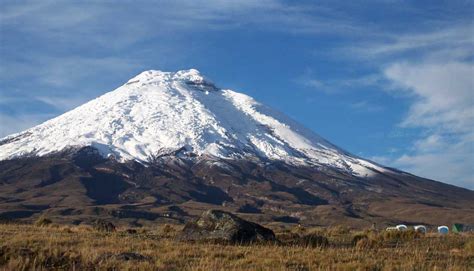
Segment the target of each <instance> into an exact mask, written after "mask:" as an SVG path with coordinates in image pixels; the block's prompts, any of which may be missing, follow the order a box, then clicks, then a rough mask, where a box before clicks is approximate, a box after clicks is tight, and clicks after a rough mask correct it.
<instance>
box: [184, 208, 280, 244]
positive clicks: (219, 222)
mask: <svg viewBox="0 0 474 271" xmlns="http://www.w3.org/2000/svg"><path fill="white" fill-rule="evenodd" d="M181 239H182V240H193V241H214V242H224V243H232V244H248V243H253V242H266V241H276V239H275V234H274V233H273V231H272V230H270V229H267V228H265V227H263V226H260V225H259V224H256V223H253V222H250V221H246V220H244V219H242V218H240V217H238V216H236V215H234V214H231V213H229V212H225V211H220V210H208V211H206V212H204V213H203V214H202V215H201V217H200V218H199V219H198V220H196V221H194V222H191V223H188V224H186V226H185V227H184V229H183V231H182V236H181Z"/></svg>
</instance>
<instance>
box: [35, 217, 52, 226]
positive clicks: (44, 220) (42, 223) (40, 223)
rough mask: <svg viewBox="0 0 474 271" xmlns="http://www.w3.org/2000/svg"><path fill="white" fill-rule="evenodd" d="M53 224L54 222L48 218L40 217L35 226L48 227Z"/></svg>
mask: <svg viewBox="0 0 474 271" xmlns="http://www.w3.org/2000/svg"><path fill="white" fill-rule="evenodd" d="M51 223H53V221H51V219H48V218H46V217H43V216H42V217H39V218H38V219H37V220H36V221H35V225H36V226H40V227H42V226H47V225H50V224H51Z"/></svg>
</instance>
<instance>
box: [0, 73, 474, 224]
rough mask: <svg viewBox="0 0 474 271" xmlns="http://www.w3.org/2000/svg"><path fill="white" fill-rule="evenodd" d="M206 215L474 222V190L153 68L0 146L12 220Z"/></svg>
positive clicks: (195, 76)
mask: <svg viewBox="0 0 474 271" xmlns="http://www.w3.org/2000/svg"><path fill="white" fill-rule="evenodd" d="M446 170H449V169H446ZM208 208H221V209H223V210H228V211H232V212H237V213H240V214H241V215H242V216H247V217H251V218H252V219H253V220H255V221H260V222H266V223H299V224H305V225H323V226H324V225H336V224H346V225H351V226H355V227H364V226H368V225H372V224H373V223H378V224H392V223H399V222H403V223H407V224H410V223H413V224H415V223H417V224H418V223H423V224H433V225H434V224H451V223H453V222H460V223H470V224H473V223H474V192H473V191H471V190H467V189H463V188H459V187H455V186H452V185H448V184H444V183H441V182H436V181H433V180H428V179H424V178H420V177H417V176H414V175H411V174H409V173H406V172H402V171H399V170H396V169H393V168H388V167H384V166H382V165H379V164H377V163H374V162H372V161H369V160H367V159H363V158H361V157H357V156H355V155H352V154H351V153H349V152H347V151H345V150H342V149H341V148H339V147H337V146H335V145H334V144H332V143H330V142H329V141H327V140H325V139H323V138H322V137H320V136H319V135H317V134H315V133H314V132H312V131H310V130H308V129H306V128H304V127H303V126H302V125H300V124H298V123H296V122H295V121H293V120H291V119H290V118H288V117H286V116H285V115H284V114H282V113H279V112H277V111H275V110H273V109H271V108H269V107H266V106H264V105H263V104H261V103H259V102H257V101H255V100H254V99H253V98H251V97H249V96H247V95H245V94H242V93H238V92H235V91H232V90H228V89H222V88H218V87H217V86H215V84H214V83H212V82H211V81H210V80H209V79H207V78H205V77H204V76H202V75H201V74H200V72H199V71H197V70H194V69H191V70H183V71H178V72H162V71H155V70H151V71H145V72H143V73H141V74H139V75H137V76H136V77H134V78H132V79H130V80H129V81H128V82H126V83H125V84H124V85H122V86H121V87H119V88H117V89H116V90H114V91H111V92H108V93H106V94H104V95H102V96H100V97H98V98H96V99H94V100H92V101H90V102H87V103H85V104H83V105H81V106H79V107H77V108H75V109H73V110H71V111H69V112H67V113H65V114H63V115H60V116H58V117H56V118H54V119H51V120H49V121H46V122H44V123H42V124H40V125H38V126H35V127H33V128H31V129H28V130H26V131H23V132H20V133H17V134H13V135H10V136H7V137H5V138H3V139H0V217H1V218H4V219H24V220H32V219H35V218H37V217H38V216H41V215H46V216H48V217H51V218H52V219H53V220H57V221H60V222H66V223H82V222H84V221H88V220H91V219H94V218H96V217H98V216H100V217H106V218H108V219H111V220H115V221H116V222H118V223H129V224H136V225H144V224H148V223H156V222H165V221H166V222H171V223H173V222H176V223H180V222H184V221H186V220H188V219H190V218H192V217H194V216H196V215H197V214H198V213H200V212H201V211H202V210H205V209H208Z"/></svg>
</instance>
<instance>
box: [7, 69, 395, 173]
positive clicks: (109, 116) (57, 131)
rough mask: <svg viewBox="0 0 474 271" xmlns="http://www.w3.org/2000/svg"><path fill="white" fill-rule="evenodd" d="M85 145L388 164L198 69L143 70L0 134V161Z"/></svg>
mask: <svg viewBox="0 0 474 271" xmlns="http://www.w3.org/2000/svg"><path fill="white" fill-rule="evenodd" d="M81 146H92V147H95V148H96V149H98V150H99V152H100V153H101V154H103V155H104V156H106V157H108V156H114V157H115V158H116V159H119V160H137V161H141V162H143V161H146V160H147V158H148V157H149V156H150V155H154V154H157V153H165V152H176V151H177V150H184V151H185V152H187V153H188V154H189V153H192V154H194V156H200V155H207V156H211V157H217V158H223V159H246V158H252V159H254V158H257V159H262V160H281V161H285V162H288V163H292V164H301V165H309V166H321V165H322V166H330V167H333V168H337V169H340V170H344V171H348V172H352V173H354V174H356V175H359V176H369V175H371V174H373V173H374V172H376V171H384V170H386V169H384V168H382V167H380V166H378V165H376V164H374V163H372V162H369V161H366V160H363V159H360V158H358V157H354V156H351V155H350V154H348V153H346V152H345V151H343V150H341V149H339V148H337V147H336V146H334V145H332V144H331V143H329V142H328V141H326V140H324V139H322V138H321V137H319V136H318V135H316V134H315V133H313V132H311V131H309V130H307V129H305V128H304V127H303V126H301V125H299V124H298V123H296V122H294V121H292V120H291V119H289V118H287V117H285V116H284V115H282V114H281V113H278V112H276V111H274V110H272V109H270V108H268V107H265V106H264V105H262V104H260V103H258V102H256V101H255V100H254V99H253V98H251V97H250V96H247V95H245V94H242V93H238V92H235V91H232V90H227V89H219V88H217V87H216V86H215V85H214V84H213V83H212V82H211V81H210V80H208V79H207V78H205V77H204V76H202V75H201V74H200V72H199V71H198V70H195V69H190V70H182V71H177V72H162V71H157V70H149V71H145V72H142V73H140V74H139V75H137V76H135V77H133V78H132V79H130V80H129V81H128V82H127V83H125V84H124V85H123V86H121V87H119V88H117V89H116V90H114V91H111V92H108V93H106V94H104V95H102V96H100V97H98V98H96V99H94V100H92V101H90V102H88V103H86V104H84V105H82V106H79V107H77V108H75V109H73V110H71V111H69V112H67V113H65V114H63V115H60V116H58V117H56V118H54V119H51V120H49V121H46V122H44V123H42V124H40V125H38V126H35V127H33V128H31V129H28V130H26V131H24V132H21V133H18V134H14V135H11V136H8V137H6V138H4V139H1V140H0V160H5V159H11V158H15V157H21V156H24V155H38V156H43V155H47V154H50V153H54V152H58V151H62V150H65V149H67V148H72V147H81Z"/></svg>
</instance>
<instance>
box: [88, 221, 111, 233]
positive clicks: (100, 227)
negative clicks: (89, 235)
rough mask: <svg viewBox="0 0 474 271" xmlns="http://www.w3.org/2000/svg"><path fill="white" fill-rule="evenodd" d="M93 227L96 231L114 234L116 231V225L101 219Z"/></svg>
mask: <svg viewBox="0 0 474 271" xmlns="http://www.w3.org/2000/svg"><path fill="white" fill-rule="evenodd" d="M92 226H93V227H94V229H95V230H97V231H101V232H114V231H115V225H114V224H112V222H108V221H105V220H101V219H97V220H95V221H94V223H93V224H92Z"/></svg>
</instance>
